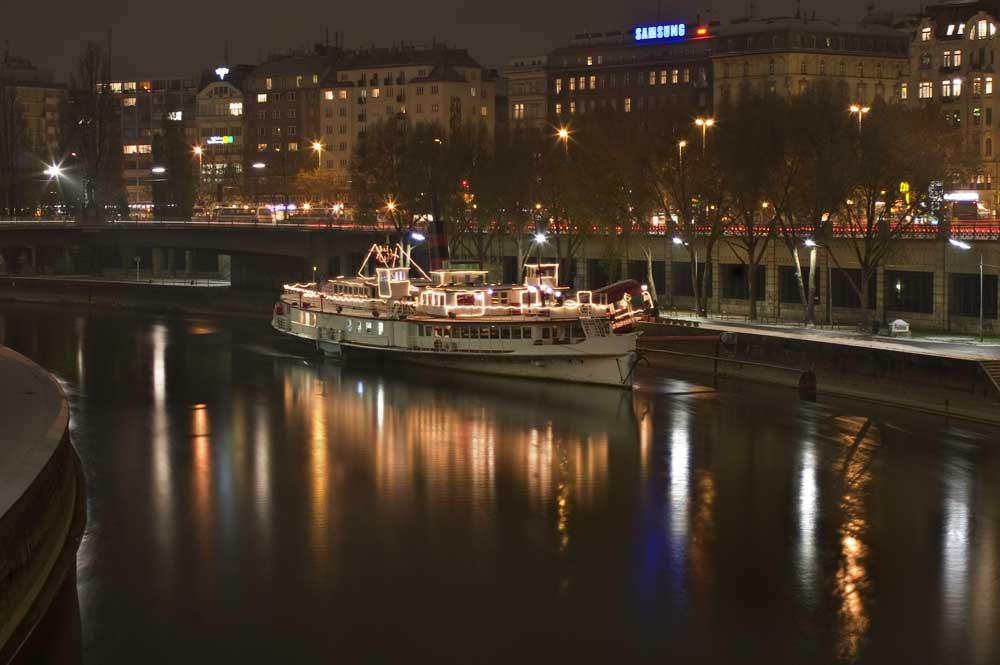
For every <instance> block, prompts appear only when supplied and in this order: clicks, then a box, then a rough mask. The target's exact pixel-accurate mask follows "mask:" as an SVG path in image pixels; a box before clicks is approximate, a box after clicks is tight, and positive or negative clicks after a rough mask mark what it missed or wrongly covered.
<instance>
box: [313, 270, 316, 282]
mask: <svg viewBox="0 0 1000 665" xmlns="http://www.w3.org/2000/svg"><path fill="white" fill-rule="evenodd" d="M313 286H316V266H313Z"/></svg>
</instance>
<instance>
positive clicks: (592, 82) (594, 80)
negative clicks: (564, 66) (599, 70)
mask: <svg viewBox="0 0 1000 665" xmlns="http://www.w3.org/2000/svg"><path fill="white" fill-rule="evenodd" d="M590 89H591V90H597V77H596V76H591V77H590Z"/></svg>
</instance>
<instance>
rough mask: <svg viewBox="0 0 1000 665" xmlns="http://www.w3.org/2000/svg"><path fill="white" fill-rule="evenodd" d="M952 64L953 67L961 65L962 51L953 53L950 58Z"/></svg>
mask: <svg viewBox="0 0 1000 665" xmlns="http://www.w3.org/2000/svg"><path fill="white" fill-rule="evenodd" d="M962 25H965V24H964V23H963V24H962ZM952 66H953V67H961V66H962V52H961V51H955V55H954V56H953V58H952Z"/></svg>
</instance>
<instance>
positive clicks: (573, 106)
mask: <svg viewBox="0 0 1000 665" xmlns="http://www.w3.org/2000/svg"><path fill="white" fill-rule="evenodd" d="M575 113H576V102H570V103H569V114H570V115H573V114H575Z"/></svg>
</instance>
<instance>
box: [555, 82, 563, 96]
mask: <svg viewBox="0 0 1000 665" xmlns="http://www.w3.org/2000/svg"><path fill="white" fill-rule="evenodd" d="M560 93H562V79H556V94H557V95H558V94H560Z"/></svg>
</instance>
